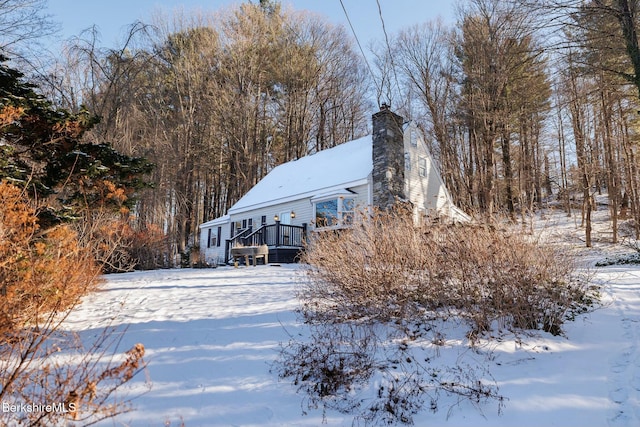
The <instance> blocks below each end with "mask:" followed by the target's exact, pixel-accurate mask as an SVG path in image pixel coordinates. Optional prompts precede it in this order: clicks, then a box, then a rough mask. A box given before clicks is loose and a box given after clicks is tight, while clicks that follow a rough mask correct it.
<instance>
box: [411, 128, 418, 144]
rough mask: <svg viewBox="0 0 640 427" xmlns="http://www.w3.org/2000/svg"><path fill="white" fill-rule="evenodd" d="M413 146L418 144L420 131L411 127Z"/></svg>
mask: <svg viewBox="0 0 640 427" xmlns="http://www.w3.org/2000/svg"><path fill="white" fill-rule="evenodd" d="M411 146H412V147H417V146H418V132H417V131H416V130H415V129H413V128H412V129H411Z"/></svg>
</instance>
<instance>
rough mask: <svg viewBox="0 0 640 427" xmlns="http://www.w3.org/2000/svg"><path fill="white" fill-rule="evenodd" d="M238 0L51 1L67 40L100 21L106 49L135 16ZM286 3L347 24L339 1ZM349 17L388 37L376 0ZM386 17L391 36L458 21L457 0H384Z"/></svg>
mask: <svg viewBox="0 0 640 427" xmlns="http://www.w3.org/2000/svg"><path fill="white" fill-rule="evenodd" d="M238 3H241V2H239V1H237V0H236V1H233V0H109V1H79V0H49V8H48V11H47V12H48V13H49V14H51V15H52V17H53V19H54V20H55V21H57V22H59V24H60V25H61V28H62V33H61V34H60V36H61V37H62V38H69V37H71V36H74V35H78V34H79V33H80V32H81V31H82V30H84V29H86V28H89V27H91V26H93V25H96V26H97V27H98V29H99V30H100V33H101V35H102V43H103V45H105V46H107V47H115V46H117V44H118V43H117V42H118V39H119V38H120V37H121V36H122V35H123V34H124V33H125V32H126V29H127V27H128V26H129V24H131V23H133V22H134V21H136V20H140V21H143V22H149V21H150V17H151V15H152V13H153V12H154V11H157V10H162V11H165V12H171V11H172V10H174V9H176V8H184V9H186V10H189V9H199V10H218V9H220V8H222V7H226V6H228V5H232V4H238ZM281 3H282V4H283V5H291V6H292V7H293V8H294V9H297V10H301V9H306V10H312V11H315V12H318V13H320V14H322V15H325V16H327V18H328V19H329V21H331V22H333V23H339V24H344V25H345V27H346V28H347V30H348V31H349V32H350V33H351V30H350V29H349V27H348V25H347V20H346V17H345V13H344V10H343V9H342V6H341V4H340V0H282V1H281ZM343 3H344V7H345V8H346V10H347V13H348V15H349V18H350V19H351V22H352V24H353V26H354V29H355V32H356V34H357V36H358V38H359V40H360V42H361V43H362V45H363V47H366V46H368V44H369V42H370V41H374V40H384V33H383V31H382V23H381V19H380V14H379V12H378V2H377V1H376V0H343ZM379 3H380V7H381V9H382V17H383V19H384V23H385V27H386V29H387V32H388V33H389V34H392V33H395V32H397V31H398V30H399V29H400V28H402V27H405V26H409V25H412V24H416V23H421V22H426V21H430V20H434V19H436V18H437V17H442V18H443V19H445V20H447V21H453V19H454V16H455V12H454V3H455V0H440V1H438V0H435V1H434V0H379Z"/></svg>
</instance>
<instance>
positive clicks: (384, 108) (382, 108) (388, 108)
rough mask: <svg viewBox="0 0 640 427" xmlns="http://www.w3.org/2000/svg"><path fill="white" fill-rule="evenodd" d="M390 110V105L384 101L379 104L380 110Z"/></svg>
mask: <svg viewBox="0 0 640 427" xmlns="http://www.w3.org/2000/svg"><path fill="white" fill-rule="evenodd" d="M389 110H391V105H389V104H387V103H386V102H383V103H382V104H381V105H380V111H389Z"/></svg>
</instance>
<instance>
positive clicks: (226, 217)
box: [199, 214, 231, 229]
mask: <svg viewBox="0 0 640 427" xmlns="http://www.w3.org/2000/svg"><path fill="white" fill-rule="evenodd" d="M230 220H231V217H230V216H229V214H226V215H222V216H219V217H218V218H214V219H212V220H211V221H207V222H205V223H202V224H200V225H199V228H200V229H202V228H206V227H211V226H212V225H219V224H224V223H225V222H229V221H230Z"/></svg>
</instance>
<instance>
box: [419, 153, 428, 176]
mask: <svg viewBox="0 0 640 427" xmlns="http://www.w3.org/2000/svg"><path fill="white" fill-rule="evenodd" d="M418 171H419V173H420V176H427V158H426V157H420V158H419V159H418Z"/></svg>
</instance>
